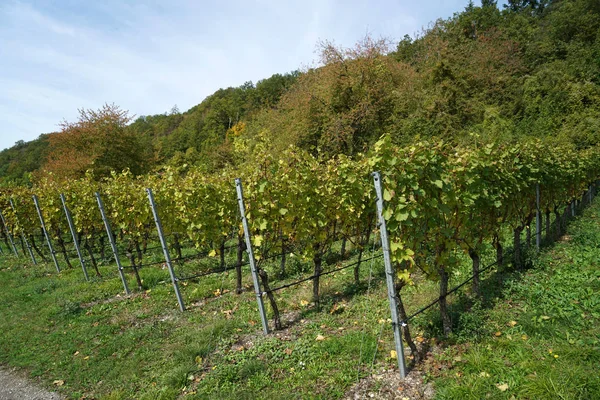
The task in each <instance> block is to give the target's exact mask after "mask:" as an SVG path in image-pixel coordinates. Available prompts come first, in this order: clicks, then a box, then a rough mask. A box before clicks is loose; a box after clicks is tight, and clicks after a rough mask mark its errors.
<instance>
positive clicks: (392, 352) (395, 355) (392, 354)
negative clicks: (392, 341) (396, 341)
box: [390, 350, 398, 360]
mask: <svg viewBox="0 0 600 400" xmlns="http://www.w3.org/2000/svg"><path fill="white" fill-rule="evenodd" d="M390 358H392V359H394V360H395V359H397V358H398V353H397V352H396V350H392V351H390Z"/></svg>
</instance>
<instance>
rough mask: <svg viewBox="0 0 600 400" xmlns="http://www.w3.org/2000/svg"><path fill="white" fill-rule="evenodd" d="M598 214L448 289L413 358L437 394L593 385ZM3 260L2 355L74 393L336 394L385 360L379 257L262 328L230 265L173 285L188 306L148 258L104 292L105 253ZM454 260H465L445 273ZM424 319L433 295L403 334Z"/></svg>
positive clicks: (526, 394) (555, 390) (299, 296)
mask: <svg viewBox="0 0 600 400" xmlns="http://www.w3.org/2000/svg"><path fill="white" fill-rule="evenodd" d="M599 220H600V206H598V205H594V206H593V207H592V208H591V209H590V210H588V211H587V218H585V219H580V220H578V221H576V222H575V223H574V225H572V227H571V228H570V229H571V232H570V235H571V236H570V238H571V239H570V240H569V241H565V242H563V243H560V244H558V245H556V246H555V247H553V248H549V249H548V250H546V251H544V252H543V254H542V255H541V256H540V257H539V258H538V259H536V260H535V268H534V269H531V270H529V271H528V272H526V273H525V274H523V275H520V274H515V273H511V272H508V273H496V274H494V271H492V275H491V276H490V277H488V278H487V280H486V285H487V290H486V293H487V295H488V297H487V298H486V300H485V301H484V302H483V303H482V304H478V303H475V304H473V300H472V299H471V298H470V297H469V295H468V293H467V294H463V295H459V296H455V297H454V298H453V299H452V300H453V301H452V310H453V312H454V317H455V322H456V325H457V331H456V334H455V335H454V336H453V337H452V338H451V340H450V341H447V343H454V345H452V346H449V347H447V348H446V350H445V351H443V352H442V353H441V354H439V355H438V356H435V357H432V358H430V359H429V360H428V361H427V362H426V364H425V366H424V368H426V369H427V370H428V371H429V376H430V377H431V378H432V379H434V380H435V382H436V387H437V390H438V396H439V397H440V398H459V397H461V398H462V397H467V398H485V397H492V398H494V397H497V398H507V399H509V398H511V397H512V396H515V397H516V398H552V396H554V397H556V398H584V399H585V398H600V394H599V393H600V389H599V382H598V374H597V372H596V371H595V369H594V367H596V366H597V365H599V364H600V349H599V345H598V336H599V334H600V332H599V328H598V326H599V324H598V322H599V321H598V319H599V318H600V315H599V313H600V305H599V302H600V300H599V299H598V296H597V294H598V288H599V287H600V281H599V276H600V275H599V272H598V270H597V267H596V266H597V264H596V260H597V259H599V257H600V247H599V246H597V245H596V244H597V243H600V226H599V224H598V222H599ZM231 257H233V255H231ZM355 257H356V255H353V257H351V258H350V260H348V261H347V262H351V261H352V260H353V259H355ZM491 257H492V256H491V252H490V254H486V255H485V257H484V261H486V262H487V261H489V260H490V259H491ZM157 259H159V258H157ZM147 261H153V260H152V259H148V260H147ZM330 261H331V263H332V264H333V263H335V262H336V260H335V258H333V259H331V260H330ZM1 262H2V264H0V265H1V267H0V282H2V290H0V315H2V323H1V324H0V362H1V363H6V364H10V365H13V366H17V367H22V368H25V369H27V370H29V371H30V372H31V374H32V375H33V376H40V377H41V378H42V380H43V381H44V382H45V383H46V384H47V385H49V386H52V384H53V382H54V381H59V382H57V383H58V384H61V383H62V382H61V381H64V384H61V385H60V386H55V388H58V389H59V390H60V391H61V392H62V393H63V394H65V395H67V396H69V397H71V398H74V399H75V398H82V397H83V398H107V399H121V398H141V399H159V398H164V399H172V398H176V397H178V396H181V397H185V398H219V399H221V398H269V399H271V398H332V399H333V398H340V397H342V396H343V394H344V393H345V392H346V391H347V390H348V389H349V388H350V387H351V386H352V385H354V384H355V383H356V381H357V379H358V378H362V377H364V376H366V375H369V374H370V373H371V372H372V371H374V370H377V371H380V370H381V369H389V368H392V367H393V366H394V364H395V363H394V361H393V360H392V359H390V358H389V355H390V350H392V349H393V342H392V336H391V329H390V328H389V324H388V323H386V322H385V320H386V319H387V318H388V317H389V315H388V313H389V310H388V305H387V299H386V294H385V289H384V286H382V282H383V277H382V274H381V272H382V269H383V268H382V265H381V262H380V260H376V261H374V262H367V263H365V264H363V267H362V269H361V274H362V279H361V280H362V284H361V285H354V284H353V283H352V281H353V278H352V270H351V269H349V270H345V271H342V272H338V273H336V274H332V275H329V276H327V277H325V278H323V282H322V288H323V293H324V300H323V302H322V310H321V311H320V312H319V311H317V310H316V309H315V307H314V305H311V304H308V303H307V300H310V294H311V286H310V285H311V283H310V282H307V283H306V284H303V285H300V286H298V287H294V288H289V289H286V290H284V291H282V292H279V293H278V302H279V305H280V308H281V309H282V311H283V313H284V315H285V318H284V319H285V320H291V319H293V320H294V321H295V322H294V323H292V324H290V326H289V327H288V328H287V329H285V330H284V331H282V332H279V333H277V334H275V335H270V336H269V337H266V338H265V337H263V336H262V335H261V334H260V322H259V318H258V315H257V312H256V305H255V300H254V296H253V294H252V293H251V292H250V291H247V292H245V293H243V294H242V295H239V296H237V295H235V294H233V293H231V292H228V293H226V294H224V295H222V296H219V295H218V292H217V289H219V288H227V289H232V288H233V287H234V284H233V274H230V275H223V274H221V275H215V276H211V277H206V278H203V279H202V281H201V282H200V283H199V284H194V283H190V284H189V285H187V286H184V287H183V288H182V289H183V294H184V297H185V300H186V304H188V305H191V306H190V307H189V310H188V311H186V312H185V313H179V312H178V311H177V305H176V302H175V297H174V295H173V293H172V288H171V285H170V283H168V282H166V281H164V280H165V279H166V278H167V277H168V274H167V272H166V270H164V269H160V267H158V268H147V269H144V270H142V277H143V279H144V285H145V286H146V290H145V291H141V292H140V291H138V292H137V293H136V294H135V295H133V296H132V297H131V298H129V299H126V298H125V297H122V296H115V294H116V293H119V292H120V291H121V290H122V288H121V286H120V282H119V280H118V278H117V277H116V273H115V269H114V267H111V266H105V267H103V274H104V275H105V277H106V278H104V279H96V280H95V281H94V282H92V283H85V282H83V281H82V277H81V271H80V270H79V269H77V268H75V269H72V270H66V271H63V272H62V273H61V274H60V275H57V274H56V273H54V272H53V267H52V266H45V267H44V266H42V267H36V268H32V267H30V266H28V264H26V263H25V262H24V261H19V262H17V261H14V259H11V258H9V257H5V258H3V259H2V261H1ZM371 266H372V267H373V270H372V271H373V276H374V279H373V282H372V285H370V287H369V286H368V285H367V284H366V282H367V281H368V276H369V269H370V267H371ZM574 266H576V268H574ZM271 268H272V269H271V270H275V269H276V268H277V263H274V265H273V266H272V267H271ZM288 270H289V272H290V276H289V277H288V280H293V279H295V278H297V277H299V276H301V275H304V276H306V275H309V274H310V271H309V270H310V265H309V263H306V262H302V261H301V260H298V259H297V258H292V259H290V261H289V262H288ZM467 274H468V265H467V263H466V264H465V268H463V269H462V270H460V271H457V272H456V273H455V274H454V275H453V281H454V283H457V282H459V281H461V280H463V279H464V278H465V277H466V276H467ZM248 275H249V274H248V273H247V271H246V273H245V283H246V285H247V288H250V287H251V285H250V284H251V282H250V280H249V276H248ZM272 275H274V274H273V273H272ZM108 277H111V279H107V278H108ZM132 283H133V281H132V280H130V284H132ZM277 284H278V283H277V282H274V283H273V286H277ZM403 291H404V292H405V293H404V294H403V297H404V301H405V303H406V304H407V305H408V306H409V310H408V311H409V312H411V311H414V310H416V309H418V308H419V307H420V306H422V305H424V304H426V303H427V302H428V301H430V300H431V299H432V298H435V296H436V287H435V285H434V284H433V283H428V282H424V283H423V284H422V285H419V286H417V287H409V288H406V289H405V290H403ZM465 307H466V308H470V310H471V311H470V312H469V313H464V312H462V310H463V309H464V308H465ZM436 319H437V313H436V311H435V310H431V311H430V312H428V313H425V314H423V315H421V316H419V317H417V318H416V319H415V320H414V321H413V323H412V326H413V333H414V334H415V336H417V337H418V338H419V339H420V340H422V339H421V337H431V336H433V335H435V334H437V333H439V328H438V326H437V324H436V323H435V322H433V323H432V321H435V320H436ZM511 321H515V322H516V324H512V325H514V326H510V325H511ZM496 332H500V336H496ZM319 335H321V336H322V337H323V338H324V340H317V338H318V337H319ZM523 335H526V336H523ZM319 339H320V337H319ZM375 349H377V352H376V353H375ZM550 349H552V353H550V352H549V351H550ZM555 355H558V358H556V357H554V356H555ZM373 360H375V364H373ZM503 384H507V385H508V389H506V390H505V391H501V390H500V389H498V387H497V385H500V387H501V388H504V387H503V386H502V385H503ZM559 395H563V397H559Z"/></svg>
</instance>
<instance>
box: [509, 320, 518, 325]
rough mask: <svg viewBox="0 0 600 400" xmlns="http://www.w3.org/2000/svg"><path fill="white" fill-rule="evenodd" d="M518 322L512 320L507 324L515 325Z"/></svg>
mask: <svg viewBox="0 0 600 400" xmlns="http://www.w3.org/2000/svg"><path fill="white" fill-rule="evenodd" d="M516 324H517V321H510V322H509V323H508V324H507V325H508V326H515V325H516Z"/></svg>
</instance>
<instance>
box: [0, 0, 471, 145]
mask: <svg viewBox="0 0 600 400" xmlns="http://www.w3.org/2000/svg"><path fill="white" fill-rule="evenodd" d="M465 4H466V0H465V1H458V0H451V1H448V0H447V1H444V0H427V1H424V2H421V3H419V4H416V5H415V4H414V3H413V2H408V1H399V0H397V1H391V0H390V1H384V2H377V3H374V2H372V1H368V0H350V1H340V0H307V1H304V2H285V1H280V0H279V1H278V0H256V1H254V2H248V1H243V0H234V1H227V2H224V1H192V0H187V1H186V0H175V1H170V2H165V1H158V0H145V1H143V0H137V1H129V2H122V1H119V0H106V1H102V2H87V1H86V2H80V1H77V0H62V1H60V2H56V1H52V0H29V1H26V0H22V1H16V0H7V1H4V2H3V3H2V4H1V5H0V60H1V61H0V149H2V148H6V147H9V146H11V145H12V144H14V142H15V141H17V140H21V139H23V140H31V139H33V138H35V137H37V136H38V135H39V134H41V133H46V132H52V131H54V130H56V129H57V124H58V123H59V122H60V121H61V120H62V119H67V120H73V119H75V118H76V115H77V109H78V108H81V107H84V108H98V107H100V106H101V105H102V104H103V103H105V102H115V103H116V104H119V105H120V106H121V107H123V108H125V109H129V110H130V111H131V112H132V113H134V114H137V115H146V114H155V113H162V112H165V111H167V110H169V109H170V108H171V107H172V106H173V105H174V104H178V106H179V108H180V109H182V110H185V109H188V108H190V107H192V106H194V105H195V104H198V103H199V102H200V101H202V99H204V98H205V97H206V96H207V95H209V94H211V93H212V92H214V91H215V90H216V89H218V88H220V87H227V86H232V85H235V86H237V85H240V84H242V83H243V82H245V81H248V80H252V81H256V80H259V79H262V78H266V77H269V76H270V75H271V74H273V73H278V72H279V73H283V72H288V71H291V70H294V69H296V68H299V67H301V66H302V65H308V64H310V63H311V62H312V61H313V60H314V59H315V58H316V56H315V54H314V50H315V45H316V43H317V41H318V40H320V39H323V40H325V39H328V40H334V41H335V42H336V43H338V44H341V45H345V46H350V45H352V44H353V43H354V42H356V41H357V40H358V39H360V38H361V37H363V36H364V35H365V33H367V32H369V33H370V34H372V35H374V36H386V37H391V38H395V39H398V38H401V37H402V36H403V35H404V34H413V33H415V32H417V31H418V30H419V29H420V28H421V27H422V26H426V25H427V23H428V22H429V21H431V20H434V19H435V18H437V17H446V16H449V15H451V14H452V12H454V11H458V10H459V9H460V8H462V7H463V6H464V5H465Z"/></svg>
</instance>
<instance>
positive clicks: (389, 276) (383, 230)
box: [372, 172, 406, 378]
mask: <svg viewBox="0 0 600 400" xmlns="http://www.w3.org/2000/svg"><path fill="white" fill-rule="evenodd" d="M372 175H373V180H374V182H375V192H376V193H377V218H378V220H379V232H380V234H381V247H382V249H383V262H384V265H385V281H386V283H387V293H388V299H389V303H390V312H391V314H392V329H393V330H394V345H395V347H396V356H397V358H398V369H399V370H400V377H402V378H405V377H406V366H405V361H404V345H403V344H402V333H401V331H400V323H399V321H400V318H399V317H398V297H397V294H396V285H395V284H394V276H395V274H394V270H393V269H392V260H391V257H390V243H389V239H388V235H387V226H386V224H385V218H383V207H384V205H383V193H382V190H381V175H380V174H379V172H373V174H372Z"/></svg>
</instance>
